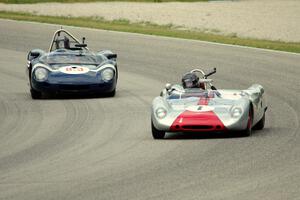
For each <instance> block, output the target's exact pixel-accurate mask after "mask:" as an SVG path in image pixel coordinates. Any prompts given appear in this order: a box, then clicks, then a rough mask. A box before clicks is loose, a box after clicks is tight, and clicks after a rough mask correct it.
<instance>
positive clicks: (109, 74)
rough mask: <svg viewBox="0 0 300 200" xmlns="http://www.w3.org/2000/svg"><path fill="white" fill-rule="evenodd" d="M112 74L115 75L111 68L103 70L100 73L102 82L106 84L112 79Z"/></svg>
mask: <svg viewBox="0 0 300 200" xmlns="http://www.w3.org/2000/svg"><path fill="white" fill-rule="evenodd" d="M114 74H115V72H114V70H113V69H111V68H106V69H104V70H103V71H102V72H101V77H102V80H104V81H106V82H107V81H110V80H112V79H113V77H114Z"/></svg>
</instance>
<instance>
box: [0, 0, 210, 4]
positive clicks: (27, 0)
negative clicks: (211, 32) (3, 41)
mask: <svg viewBox="0 0 300 200" xmlns="http://www.w3.org/2000/svg"><path fill="white" fill-rule="evenodd" d="M95 1H104V2H107V1H131V2H174V1H180V2H196V1H208V0H0V3H7V4H31V3H46V2H59V3H75V2H95Z"/></svg>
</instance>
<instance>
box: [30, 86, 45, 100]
mask: <svg viewBox="0 0 300 200" xmlns="http://www.w3.org/2000/svg"><path fill="white" fill-rule="evenodd" d="M30 94H31V98H32V99H41V98H42V93H41V92H39V91H36V90H35V89H33V88H31V89H30Z"/></svg>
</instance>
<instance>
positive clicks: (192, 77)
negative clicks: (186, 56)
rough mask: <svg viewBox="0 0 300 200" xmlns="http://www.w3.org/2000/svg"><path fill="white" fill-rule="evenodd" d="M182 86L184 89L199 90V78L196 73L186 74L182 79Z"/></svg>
mask: <svg viewBox="0 0 300 200" xmlns="http://www.w3.org/2000/svg"><path fill="white" fill-rule="evenodd" d="M181 81H182V86H183V88H197V87H198V82H199V77H198V76H197V75H196V74H195V73H191V72H189V73H186V74H185V75H183V77H182V80H181Z"/></svg>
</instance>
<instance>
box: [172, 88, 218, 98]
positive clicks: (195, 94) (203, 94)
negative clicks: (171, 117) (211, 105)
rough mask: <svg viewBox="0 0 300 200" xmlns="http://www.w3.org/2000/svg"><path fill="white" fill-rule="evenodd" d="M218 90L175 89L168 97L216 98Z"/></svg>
mask: <svg viewBox="0 0 300 200" xmlns="http://www.w3.org/2000/svg"><path fill="white" fill-rule="evenodd" d="M215 95H216V91H213V90H211V91H207V90H202V89H199V88H193V89H185V90H184V91H176V90H174V91H173V92H172V93H171V94H170V95H169V96H168V97H167V99H186V98H197V99H198V98H214V97H215Z"/></svg>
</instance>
